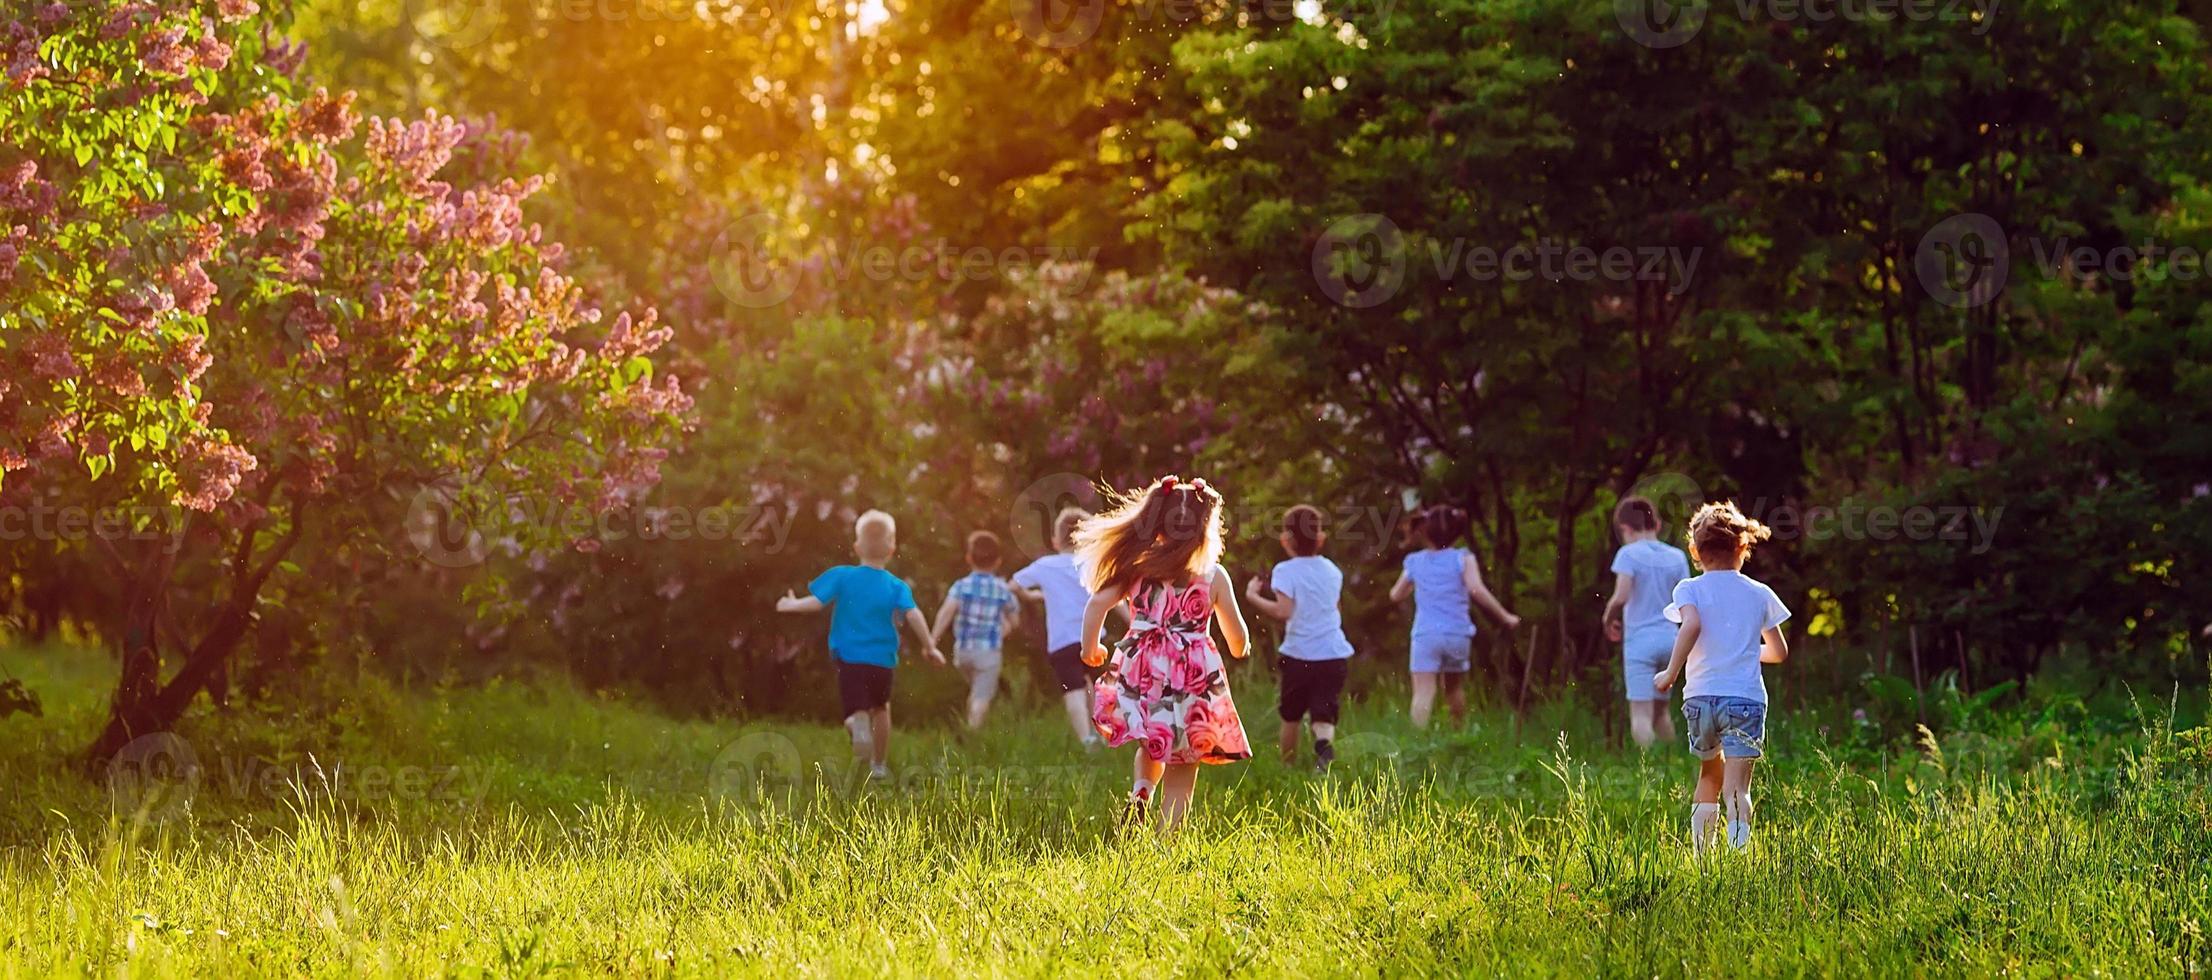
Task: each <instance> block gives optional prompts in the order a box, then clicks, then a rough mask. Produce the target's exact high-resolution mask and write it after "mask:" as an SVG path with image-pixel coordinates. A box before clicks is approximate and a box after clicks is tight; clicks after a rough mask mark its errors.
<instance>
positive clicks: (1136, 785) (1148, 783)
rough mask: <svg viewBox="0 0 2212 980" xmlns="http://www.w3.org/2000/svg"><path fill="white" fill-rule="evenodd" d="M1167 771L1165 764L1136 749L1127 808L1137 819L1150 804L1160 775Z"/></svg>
mask: <svg viewBox="0 0 2212 980" xmlns="http://www.w3.org/2000/svg"><path fill="white" fill-rule="evenodd" d="M1166 769H1167V766H1166V764H1165V763H1162V762H1160V761H1159V760H1157V759H1154V758H1152V757H1151V756H1148V755H1145V754H1144V748H1143V747H1142V746H1139V747H1138V748H1137V764H1136V772H1135V774H1134V778H1133V779H1132V780H1131V784H1130V787H1129V806H1130V807H1131V810H1132V812H1134V813H1135V814H1136V815H1137V816H1138V817H1142V816H1144V807H1146V806H1149V805H1150V804H1151V803H1152V797H1153V795H1154V794H1153V789H1154V788H1155V787H1157V786H1158V785H1159V783H1160V774H1161V773H1162V772H1163V771H1165V770H1166Z"/></svg>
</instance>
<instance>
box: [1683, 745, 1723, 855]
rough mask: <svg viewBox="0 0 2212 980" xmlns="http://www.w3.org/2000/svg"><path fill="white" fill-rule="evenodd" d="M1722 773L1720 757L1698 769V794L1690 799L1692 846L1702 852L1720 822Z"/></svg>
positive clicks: (1708, 761)
mask: <svg viewBox="0 0 2212 980" xmlns="http://www.w3.org/2000/svg"><path fill="white" fill-rule="evenodd" d="M1721 773H1722V767H1721V760H1720V757H1719V756H1715V757H1713V758H1710V759H1706V760H1704V761H1703V762H1700V763H1699V764H1698V767H1697V792H1696V793H1695V794H1694V795H1692V796H1691V797H1690V799H1691V800H1692V802H1691V804H1690V844H1691V846H1693V847H1695V848H1697V849H1698V850H1700V851H1702V850H1704V849H1705V845H1706V842H1707V841H1708V840H1710V839H1711V838H1712V836H1713V826H1714V825H1715V824H1717V823H1719V822H1720V794H1721Z"/></svg>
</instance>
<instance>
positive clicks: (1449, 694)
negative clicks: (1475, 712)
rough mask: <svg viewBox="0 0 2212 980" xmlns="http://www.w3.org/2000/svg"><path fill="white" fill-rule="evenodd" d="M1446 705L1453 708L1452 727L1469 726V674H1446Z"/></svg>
mask: <svg viewBox="0 0 2212 980" xmlns="http://www.w3.org/2000/svg"><path fill="white" fill-rule="evenodd" d="M1444 706H1445V707H1447V708H1450V709H1451V710H1452V727H1453V728H1465V727H1466V726H1467V675H1466V674H1457V673H1455V674H1445V675H1444Z"/></svg>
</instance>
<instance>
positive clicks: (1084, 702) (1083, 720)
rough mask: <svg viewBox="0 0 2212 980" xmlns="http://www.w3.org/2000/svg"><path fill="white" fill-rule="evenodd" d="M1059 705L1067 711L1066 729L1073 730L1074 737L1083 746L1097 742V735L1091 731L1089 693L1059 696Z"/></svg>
mask: <svg viewBox="0 0 2212 980" xmlns="http://www.w3.org/2000/svg"><path fill="white" fill-rule="evenodd" d="M1060 703H1061V704H1063V705H1066V706H1067V709H1068V727H1070V728H1073V729H1075V737H1076V738H1078V739H1081V740H1082V742H1083V744H1085V745H1089V744H1090V743H1092V742H1096V741H1098V734H1097V733H1096V732H1094V731H1092V730H1091V699H1090V692H1089V691H1082V690H1078V691H1069V692H1068V693H1066V694H1063V695H1060Z"/></svg>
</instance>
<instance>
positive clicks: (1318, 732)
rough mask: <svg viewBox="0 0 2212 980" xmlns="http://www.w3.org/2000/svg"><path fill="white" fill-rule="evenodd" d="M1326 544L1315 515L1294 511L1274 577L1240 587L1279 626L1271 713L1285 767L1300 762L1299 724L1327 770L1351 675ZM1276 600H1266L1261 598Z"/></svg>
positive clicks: (1337, 575)
mask: <svg viewBox="0 0 2212 980" xmlns="http://www.w3.org/2000/svg"><path fill="white" fill-rule="evenodd" d="M1328 539H1329V534H1328V531H1327V530H1325V529H1324V528H1323V527H1322V519H1321V511H1320V509H1319V508H1316V507H1314V506H1312V505H1311V504H1299V505H1298V506H1296V507H1292V508H1291V509H1289V510H1287V511H1284V512H1283V533H1282V536H1281V541H1282V545H1283V551H1284V552H1286V553H1288V554H1289V555H1290V557H1289V558H1287V559H1285V560H1283V561H1281V562H1278V563H1276V565H1275V571H1274V574H1273V575H1271V576H1270V577H1269V580H1268V581H1266V582H1262V581H1261V580H1260V578H1259V576H1257V575H1255V576H1253V577H1252V581H1251V582H1249V583H1247V584H1246V585H1245V589H1244V596H1245V598H1246V599H1248V600H1250V601H1251V603H1252V606H1253V607H1254V608H1256V609H1258V610H1259V611H1261V612H1263V613H1266V614H1268V615H1269V616H1273V617H1275V618H1276V619H1280V620H1282V621H1283V624H1284V625H1283V646H1282V667H1281V670H1282V675H1283V677H1282V680H1283V686H1282V693H1281V694H1280V695H1279V696H1278V698H1277V700H1276V704H1275V714H1276V715H1277V716H1278V717H1280V718H1281V719H1282V722H1283V727H1282V733H1281V737H1280V739H1279V742H1280V745H1281V749H1282V756H1283V761H1284V762H1286V763H1288V762H1291V761H1293V760H1295V759H1297V758H1298V725H1299V723H1300V722H1303V721H1307V720H1309V719H1310V720H1311V722H1312V725H1313V759H1314V768H1315V769H1316V770H1318V771H1321V772H1327V771H1329V763H1330V762H1332V761H1335V759H1336V719H1337V712H1338V709H1339V708H1340V707H1341V702H1342V700H1343V697H1344V679H1345V677H1346V675H1347V674H1349V672H1350V671H1349V667H1350V661H1351V659H1352V641H1350V640H1347V639H1345V638H1344V617H1343V615H1342V614H1341V613H1339V612H1338V610H1337V601H1338V599H1339V598H1340V597H1342V596H1343V594H1344V572H1343V570H1341V569H1339V568H1337V567H1336V563H1335V562H1333V561H1330V560H1328V559H1327V558H1323V557H1321V544H1322V542H1324V541H1327V540H1328ZM1269 589H1272V590H1273V591H1274V593H1275V597H1274V598H1272V599H1270V598H1268V596H1267V591H1268V590H1269Z"/></svg>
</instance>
